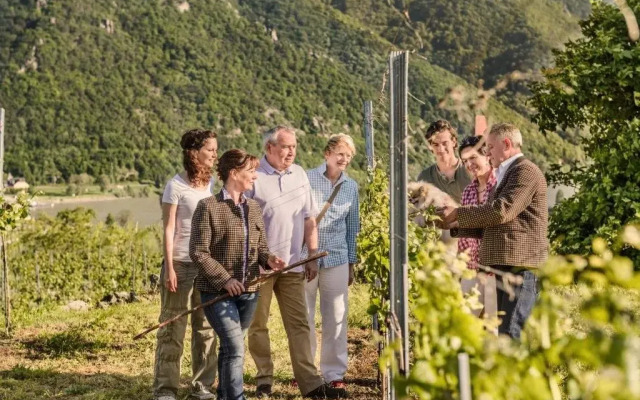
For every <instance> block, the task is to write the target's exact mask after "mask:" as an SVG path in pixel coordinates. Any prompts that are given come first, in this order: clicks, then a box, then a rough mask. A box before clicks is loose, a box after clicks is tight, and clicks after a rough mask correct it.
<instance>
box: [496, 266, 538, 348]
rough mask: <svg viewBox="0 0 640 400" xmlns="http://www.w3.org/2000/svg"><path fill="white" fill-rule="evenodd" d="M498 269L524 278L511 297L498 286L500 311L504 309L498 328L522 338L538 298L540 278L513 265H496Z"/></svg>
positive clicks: (514, 336) (515, 337)
mask: <svg viewBox="0 0 640 400" xmlns="http://www.w3.org/2000/svg"><path fill="white" fill-rule="evenodd" d="M495 268H496V269H500V270H502V271H508V272H511V273H512V274H514V275H520V276H522V278H523V282H522V286H515V287H514V288H513V289H514V291H515V294H516V297H515V299H513V300H510V299H509V293H507V292H505V291H503V290H502V289H500V288H498V290H497V295H498V311H504V313H505V314H504V315H503V316H502V322H501V323H500V327H499V328H498V332H499V333H503V334H506V335H509V336H511V337H512V338H513V339H520V333H521V332H522V328H523V327H524V324H525V323H526V322H527V318H529V315H531V311H532V310H533V306H534V305H535V303H536V300H537V299H538V278H537V277H536V275H535V274H534V273H533V272H531V271H523V270H520V271H517V270H515V269H514V268H512V267H506V266H495Z"/></svg>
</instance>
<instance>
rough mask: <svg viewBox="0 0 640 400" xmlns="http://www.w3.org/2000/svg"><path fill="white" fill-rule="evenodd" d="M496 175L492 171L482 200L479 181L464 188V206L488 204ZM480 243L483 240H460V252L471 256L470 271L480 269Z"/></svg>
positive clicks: (495, 181)
mask: <svg viewBox="0 0 640 400" xmlns="http://www.w3.org/2000/svg"><path fill="white" fill-rule="evenodd" d="M496 183H497V180H496V175H495V172H494V171H491V175H489V179H488V180H487V187H486V189H485V191H484V194H483V195H482V198H481V199H480V198H479V196H478V186H479V184H480V182H478V179H474V180H473V181H472V182H471V183H470V184H468V185H467V187H466V188H464V191H463V192H462V203H461V204H462V205H463V206H468V205H480V204H484V203H486V202H487V199H488V198H489V192H490V191H491V190H492V189H493V187H494V186H495V185H496ZM480 241H481V239H475V238H460V239H459V240H458V252H459V253H462V252H463V251H466V252H467V254H468V255H469V264H467V266H468V267H469V269H478V251H479V250H480Z"/></svg>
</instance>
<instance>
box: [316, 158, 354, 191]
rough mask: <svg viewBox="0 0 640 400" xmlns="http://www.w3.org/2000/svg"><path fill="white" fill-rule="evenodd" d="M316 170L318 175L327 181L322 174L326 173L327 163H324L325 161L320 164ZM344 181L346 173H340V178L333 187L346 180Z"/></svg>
mask: <svg viewBox="0 0 640 400" xmlns="http://www.w3.org/2000/svg"><path fill="white" fill-rule="evenodd" d="M317 170H318V173H319V174H320V175H322V177H323V178H324V179H326V180H329V178H327V176H326V175H325V174H324V173H325V172H327V162H326V161H325V162H323V163H322V164H320V166H319V167H318V168H317ZM346 179H347V173H346V172H342V173H341V174H340V177H339V178H338V180H337V181H336V183H335V184H334V186H335V185H337V184H338V183H340V182H342V181H344V180H346Z"/></svg>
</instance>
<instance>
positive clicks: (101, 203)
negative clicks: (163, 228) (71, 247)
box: [32, 196, 162, 228]
mask: <svg viewBox="0 0 640 400" xmlns="http://www.w3.org/2000/svg"><path fill="white" fill-rule="evenodd" d="M76 207H85V208H91V209H93V210H94V211H95V212H96V222H99V221H104V220H105V219H106V218H107V215H108V214H111V215H112V216H113V217H114V218H117V217H118V216H119V215H128V216H129V218H128V219H129V221H131V222H132V223H134V224H135V223H137V224H138V226H140V227H141V228H143V227H146V226H150V225H153V224H160V223H161V222H162V210H161V208H160V200H159V198H158V197H157V196H151V197H143V198H122V199H104V200H92V201H78V202H74V201H66V202H64V203H55V202H53V203H43V204H39V205H38V206H37V207H34V208H32V212H33V213H34V214H35V215H36V218H37V214H38V213H44V214H47V215H51V216H55V215H56V214H57V213H58V211H61V210H68V209H73V208H76Z"/></svg>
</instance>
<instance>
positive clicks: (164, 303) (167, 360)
mask: <svg viewBox="0 0 640 400" xmlns="http://www.w3.org/2000/svg"><path fill="white" fill-rule="evenodd" d="M173 268H174V269H175V271H176V275H177V276H178V289H177V290H176V292H174V293H172V292H170V291H169V290H167V289H166V288H165V287H164V268H163V269H162V273H161V276H160V282H161V283H162V284H161V286H160V302H161V309H160V318H159V320H160V322H162V321H164V320H167V319H169V318H171V317H173V316H175V315H178V314H180V313H181V312H183V311H186V310H187V309H189V307H195V306H197V305H199V304H200V303H201V300H200V292H199V291H198V290H197V289H196V288H195V287H194V285H193V280H194V279H195V277H196V275H197V273H198V270H197V268H196V267H195V265H193V263H185V262H180V261H176V260H174V261H173ZM186 330H187V316H184V317H182V318H180V319H179V320H178V321H176V322H173V323H171V324H169V325H167V326H165V327H162V328H160V329H158V345H157V347H156V358H155V368H154V374H153V394H154V396H160V395H163V394H170V393H172V394H174V395H177V393H178V387H179V385H180V359H181V358H182V349H183V341H184V336H185V333H186ZM216 339H217V337H216V336H215V333H214V331H213V329H211V325H209V322H208V321H207V319H206V318H205V316H204V312H203V310H202V309H200V310H197V311H195V312H194V313H192V314H191V367H192V373H193V376H192V380H191V385H192V386H195V385H196V384H198V383H199V384H202V385H203V386H204V387H205V388H207V389H208V388H210V387H211V385H213V382H214V381H215V379H216V371H217V363H218V357H217V354H216V344H217V343H216V342H217V340H216Z"/></svg>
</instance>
